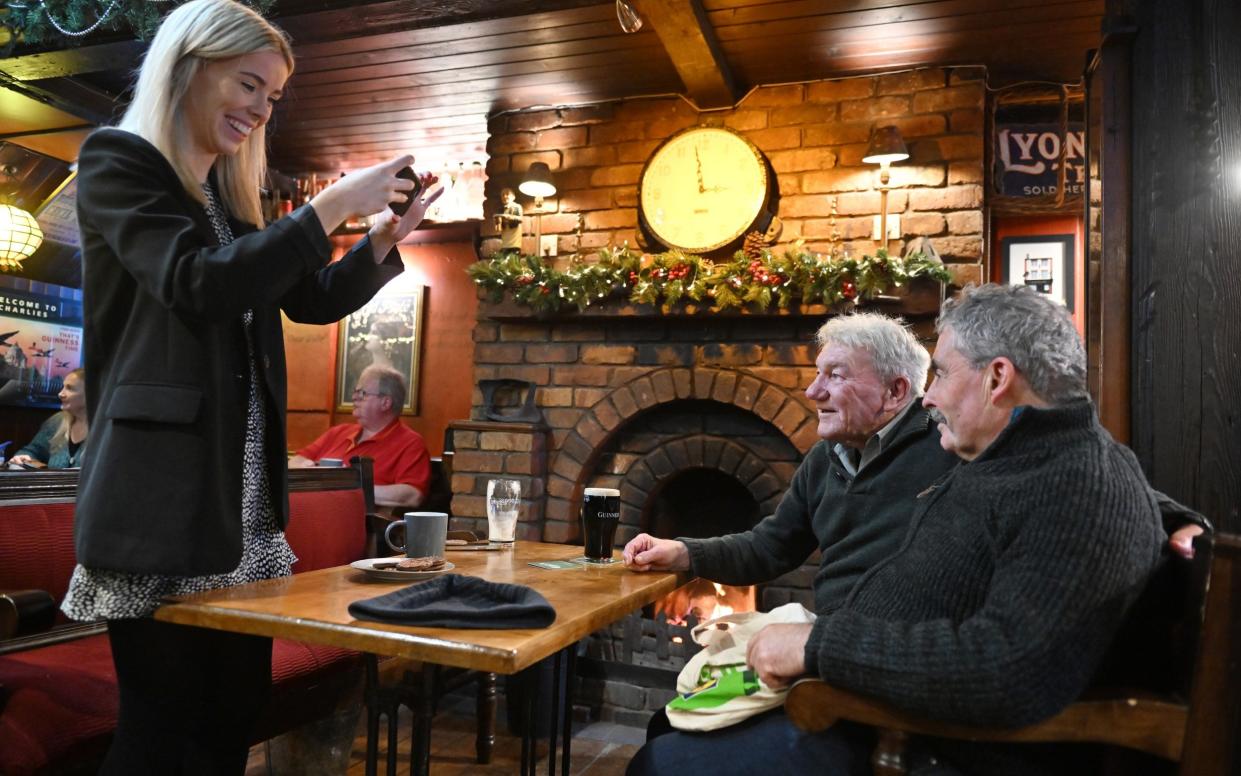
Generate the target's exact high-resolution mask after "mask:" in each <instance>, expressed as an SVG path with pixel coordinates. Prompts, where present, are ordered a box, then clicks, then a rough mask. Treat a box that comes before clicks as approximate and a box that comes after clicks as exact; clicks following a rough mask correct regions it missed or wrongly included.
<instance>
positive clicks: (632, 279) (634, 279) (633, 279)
mask: <svg viewBox="0 0 1241 776" xmlns="http://www.w3.org/2000/svg"><path fill="white" fill-rule="evenodd" d="M629 282H630V283H631V284H632V283H637V282H638V273H636V272H630V273H629Z"/></svg>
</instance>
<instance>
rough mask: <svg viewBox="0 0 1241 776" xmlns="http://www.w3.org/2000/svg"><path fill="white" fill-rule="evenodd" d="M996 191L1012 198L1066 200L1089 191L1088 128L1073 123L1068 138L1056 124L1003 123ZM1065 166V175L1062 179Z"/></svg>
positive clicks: (998, 131) (999, 131) (998, 136)
mask: <svg viewBox="0 0 1241 776" xmlns="http://www.w3.org/2000/svg"><path fill="white" fill-rule="evenodd" d="M995 145H996V148H995V159H996V167H995V174H996V190H997V192H998V193H1000V194H1003V195H1005V196H1009V197H1055V196H1057V195H1059V194H1060V193H1061V192H1060V185H1061V181H1062V180H1063V185H1064V192H1063V195H1064V196H1065V197H1072V196H1081V195H1082V194H1083V193H1085V190H1086V158H1085V156H1086V155H1085V148H1086V139H1085V129H1084V127H1083V126H1082V124H1081V123H1080V122H1070V123H1069V131H1068V136H1067V137H1064V136H1062V134H1061V126H1060V124H1059V123H1056V124H999V125H997V126H996V137H995ZM1061 165H1063V166H1064V176H1063V178H1061V170H1060V168H1061Z"/></svg>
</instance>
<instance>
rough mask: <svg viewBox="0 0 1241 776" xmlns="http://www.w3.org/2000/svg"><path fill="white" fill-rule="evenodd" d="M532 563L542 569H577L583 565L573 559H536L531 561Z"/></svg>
mask: <svg viewBox="0 0 1241 776" xmlns="http://www.w3.org/2000/svg"><path fill="white" fill-rule="evenodd" d="M530 565H531V566H536V567H538V568H541V569H577V568H581V567H582V564H580V563H576V562H574V561H571V560H536V561H531V562H530Z"/></svg>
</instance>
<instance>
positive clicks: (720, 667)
mask: <svg viewBox="0 0 1241 776" xmlns="http://www.w3.org/2000/svg"><path fill="white" fill-rule="evenodd" d="M812 622H814V612H811V611H809V610H808V609H806V607H804V606H802V605H801V604H797V603H792V604H785V605H784V606H780V607H777V608H775V609H772V610H771V611H770V612H740V613H738V614H727V615H724V616H723V617H717V618H715V619H714V620H709V621H707V622H704V623H702V624H701V625H698V626H696V627H695V628H694V630H693V631H691V636H692V637H693V639H694V643H695V644H701V645H702V647H703V649H702V651H700V652H699V653H698V654H696V655H694V656H693V657H692V658H690V660H689V662H688V663H686V664H685V667H684V668H682V669H681V673H680V675H678V676H677V697H676V698H673V699H672V701H671V702H670V703H669V704H668V707H667V709H666V711H667V714H668V721H669V722H670V723H672V726H673V727H674V728H676V729H678V730H699V731H702V730H718V729H720V728H722V727H728V726H729V725H733V724H736V723H737V722H740V721H741V720H743V719H747V718H749V717H752V716H754V715H755V714H759V713H761V712H764V711H767V710H768V709H774V708H775V707H777V706H779V705H781V704H783V703H784V697H785V696H786V695H788V691H789V690H788V688H787V687H785V688H783V689H780V690H773V689H772V688H770V687H768V686H767V685H765V684H763V683H762V681H761V680H759V678H758V674H756V673H755V672H754V671H752V670H751V669H750V668H749V667H748V666H746V664H745V650H746V645H747V644H748V643H749V641H750V638H751V637H752V636H754V634H756V633H758V632H759V631H760V630H762V629H763V628H765V627H767V626H768V625H773V624H775V623H812Z"/></svg>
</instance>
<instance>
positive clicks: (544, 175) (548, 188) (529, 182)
mask: <svg viewBox="0 0 1241 776" xmlns="http://www.w3.org/2000/svg"><path fill="white" fill-rule="evenodd" d="M517 190H518V191H520V192H521V193H522V194H525V195H526V196H527V197H534V252H535V253H536V254H538V255H542V254H543V198H544V197H554V196H556V184H554V183H552V171H551V168H549V167H548V166H547V162H533V163H532V164H531V165H530V169H528V170H526V177H525V179H524V180H522V182H521V183H520V184H518V186H517Z"/></svg>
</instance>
